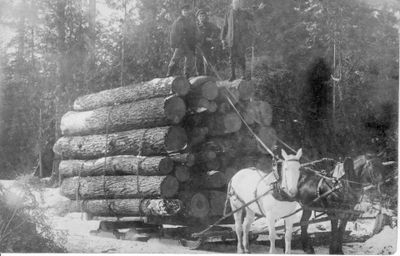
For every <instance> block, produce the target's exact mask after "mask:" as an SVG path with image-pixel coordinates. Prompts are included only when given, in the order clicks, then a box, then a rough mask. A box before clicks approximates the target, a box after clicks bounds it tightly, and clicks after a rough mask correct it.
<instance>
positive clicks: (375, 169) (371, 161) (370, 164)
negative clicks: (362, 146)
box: [354, 154, 386, 191]
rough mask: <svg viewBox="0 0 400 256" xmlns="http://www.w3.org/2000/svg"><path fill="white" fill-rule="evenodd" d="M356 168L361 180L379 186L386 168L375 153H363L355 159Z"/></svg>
mask: <svg viewBox="0 0 400 256" xmlns="http://www.w3.org/2000/svg"><path fill="white" fill-rule="evenodd" d="M354 169H355V172H356V173H357V174H358V177H359V180H360V182H362V183H364V184H372V185H376V186H378V191H379V190H380V188H379V186H380V184H381V182H382V181H383V179H384V175H385V171H386V168H385V166H384V165H383V164H382V162H381V160H380V159H379V158H378V157H377V156H375V155H368V154H367V155H362V156H359V157H357V158H356V160H354Z"/></svg>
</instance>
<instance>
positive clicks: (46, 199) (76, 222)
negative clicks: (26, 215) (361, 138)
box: [0, 181, 398, 255]
mask: <svg viewBox="0 0 400 256" xmlns="http://www.w3.org/2000/svg"><path fill="white" fill-rule="evenodd" d="M0 183H1V184H2V185H3V186H5V187H7V188H9V189H11V190H14V192H15V188H14V186H13V183H12V182H11V181H7V182H4V181H0ZM34 194H35V197H36V199H37V201H38V202H39V203H40V207H41V208H43V209H44V210H45V212H46V216H48V218H49V223H50V224H51V226H52V227H53V228H54V229H55V230H58V231H62V232H63V233H64V234H66V243H65V244H64V246H65V247H66V248H67V250H68V251H69V252H72V253H220V252H221V253H222V252H224V253H235V250H236V246H235V244H234V243H225V244H224V243H216V244H208V245H207V246H206V247H205V248H206V249H200V250H190V249H189V248H187V247H183V246H182V245H181V244H180V243H179V241H178V240H175V239H171V238H165V237H159V236H157V235H154V236H152V237H150V239H149V240H148V241H146V242H140V241H131V240H119V239H115V237H114V236H113V235H112V234H111V233H103V235H102V236H97V235H93V231H94V230H97V228H98V227H99V223H100V221H99V220H85V219H84V218H83V217H84V215H83V214H81V213H68V214H65V211H66V209H65V205H66V203H68V199H67V198H65V197H62V196H61V195H60V194H59V189H54V188H46V189H44V190H43V191H41V192H35V193H34ZM363 207H364V209H369V210H368V212H367V214H366V215H368V214H369V215H370V216H374V214H376V213H374V211H373V210H371V209H370V208H369V206H368V205H364V206H363ZM299 216H300V214H299ZM281 224H282V223H277V225H281ZM263 226H264V223H263V220H262V219H261V220H259V221H257V222H256V223H255V225H254V228H255V229H260V228H262V227H263ZM373 227H374V220H357V221H356V222H350V223H349V224H348V225H347V230H350V231H351V235H356V236H360V237H361V236H365V235H367V236H370V238H369V239H368V240H367V241H366V242H364V243H346V244H345V245H344V247H343V250H344V253H345V254H374V255H376V254H394V253H395V252H396V249H397V238H398V230H397V227H394V228H391V227H389V226H385V227H384V229H383V230H382V231H381V232H380V233H378V234H376V235H372V231H373ZM295 230H298V228H297V229H295ZM309 230H310V232H311V233H313V232H323V231H329V230H330V224H329V223H328V222H323V223H317V224H313V225H311V226H310V228H309ZM91 231H92V232H91ZM297 232H299V231H297ZM91 233H92V234H91ZM107 236H109V237H107ZM265 239H266V237H265V236H260V237H259V239H258V242H256V244H252V245H251V250H252V252H253V253H267V252H268V250H269V248H268V246H267V245H265V244H263V243H262V242H260V240H265ZM278 250H282V248H279V247H278ZM328 251H329V250H328V246H326V245H324V246H315V252H316V253H317V254H328ZM282 253H283V251H282ZM303 253H304V252H303V251H302V250H300V249H294V250H293V254H303Z"/></svg>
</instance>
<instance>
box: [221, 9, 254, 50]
mask: <svg viewBox="0 0 400 256" xmlns="http://www.w3.org/2000/svg"><path fill="white" fill-rule="evenodd" d="M253 21H254V18H253V15H252V14H251V13H250V12H248V11H246V10H240V9H239V10H233V9H232V8H231V9H230V10H229V11H228V12H227V13H226V15H225V22H224V26H223V28H222V31H221V40H223V41H225V42H226V43H227V46H229V47H233V46H239V47H248V46H250V45H251V44H252V41H253V37H254V26H253V24H252V23H253Z"/></svg>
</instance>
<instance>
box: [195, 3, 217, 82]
mask: <svg viewBox="0 0 400 256" xmlns="http://www.w3.org/2000/svg"><path fill="white" fill-rule="evenodd" d="M196 17H197V29H198V49H197V51H196V69H197V74H198V75H210V73H211V72H210V67H209V66H208V65H207V62H210V64H213V63H215V60H214V58H213V54H212V51H213V49H214V47H215V43H216V42H217V41H218V35H219V33H220V32H219V28H218V27H217V26H216V25H214V24H213V23H211V22H210V21H209V20H208V15H207V12H206V10H204V9H199V10H198V11H197V12H196ZM204 59H205V60H206V61H207V62H206V61H204Z"/></svg>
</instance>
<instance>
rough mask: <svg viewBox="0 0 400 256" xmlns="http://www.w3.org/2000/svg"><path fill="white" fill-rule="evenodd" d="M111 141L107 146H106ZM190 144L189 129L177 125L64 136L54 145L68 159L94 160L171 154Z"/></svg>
mask: <svg viewBox="0 0 400 256" xmlns="http://www.w3.org/2000/svg"><path fill="white" fill-rule="evenodd" d="M106 142H107V145H106ZM186 144H187V137H186V132H185V130H184V129H183V128H181V127H177V126H167V127H157V128H151V129H139V130H131V131H126V132H119V133H111V134H108V135H105V134H100V135H87V136H73V137H61V138H60V139H59V140H58V141H57V142H56V144H55V145H54V147H53V150H54V152H55V153H56V154H58V155H60V156H62V157H63V158H64V159H94V158H100V157H103V156H105V154H106V150H107V156H112V155H124V154H132V155H138V154H139V153H140V154H141V155H142V156H154V155H167V154H168V153H169V152H178V151H180V150H182V149H183V148H184V147H185V146H186Z"/></svg>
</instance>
